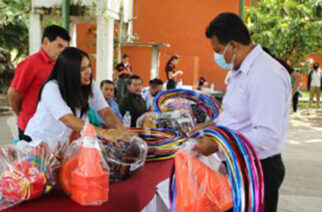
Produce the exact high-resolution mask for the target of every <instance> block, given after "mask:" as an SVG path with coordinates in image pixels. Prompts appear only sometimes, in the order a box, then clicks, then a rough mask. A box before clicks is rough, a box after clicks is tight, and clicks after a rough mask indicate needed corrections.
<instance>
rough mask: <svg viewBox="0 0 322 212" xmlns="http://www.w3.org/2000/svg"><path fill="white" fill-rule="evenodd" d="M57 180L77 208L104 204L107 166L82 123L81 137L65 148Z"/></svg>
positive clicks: (91, 131) (92, 132)
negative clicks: (77, 205) (83, 129)
mask: <svg viewBox="0 0 322 212" xmlns="http://www.w3.org/2000/svg"><path fill="white" fill-rule="evenodd" d="M59 178H60V183H61V185H62V187H63V188H64V190H65V191H66V193H67V194H69V195H70V196H71V198H72V199H73V200H74V201H75V202H77V203H79V204H81V205H101V204H103V203H104V202H106V201H108V192H109V167H108V165H107V163H106V162H105V160H104V158H103V155H102V152H101V146H100V144H99V140H97V138H96V134H95V129H94V127H93V126H92V125H90V124H86V125H85V132H84V134H83V135H82V137H81V138H80V139H79V140H76V141H73V142H72V143H71V145H69V146H68V147H67V150H66V153H65V157H64V163H63V165H62V168H61V170H60V176H59Z"/></svg>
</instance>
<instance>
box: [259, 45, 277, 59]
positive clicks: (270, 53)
mask: <svg viewBox="0 0 322 212" xmlns="http://www.w3.org/2000/svg"><path fill="white" fill-rule="evenodd" d="M262 49H263V50H264V52H266V53H267V54H269V55H270V56H272V57H275V56H274V55H273V54H272V52H271V51H270V50H269V49H268V48H267V47H265V46H264V47H262Z"/></svg>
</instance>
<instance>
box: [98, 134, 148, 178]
mask: <svg viewBox="0 0 322 212" xmlns="http://www.w3.org/2000/svg"><path fill="white" fill-rule="evenodd" d="M103 154H104V158H105V160H106V162H107V163H108V165H109V167H110V180H111V181H114V182H115V181H119V180H125V179H127V178H129V177H130V176H132V175H134V174H135V173H136V172H137V171H139V170H140V169H141V168H142V167H143V166H144V164H145V160H146V156H147V145H146V143H145V142H144V141H143V140H142V139H141V138H139V137H136V136H133V137H131V138H130V140H124V139H119V140H118V142H117V144H116V143H114V142H108V143H107V144H105V145H104V148H103Z"/></svg>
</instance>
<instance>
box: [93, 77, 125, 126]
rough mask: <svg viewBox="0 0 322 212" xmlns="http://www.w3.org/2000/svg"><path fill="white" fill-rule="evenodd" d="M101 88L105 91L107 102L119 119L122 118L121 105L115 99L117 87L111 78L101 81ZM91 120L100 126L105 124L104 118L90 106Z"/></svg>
mask: <svg viewBox="0 0 322 212" xmlns="http://www.w3.org/2000/svg"><path fill="white" fill-rule="evenodd" d="M100 88H101V91H102V93H103V96H104V99H105V100H106V102H107V104H108V105H109V106H110V108H111V110H112V112H113V113H114V114H115V115H116V117H117V118H118V119H119V120H122V116H121V113H120V109H119V105H118V104H117V103H116V101H115V100H114V93H115V87H114V84H113V82H112V81H111V80H103V81H102V82H101V85H100ZM89 120H90V123H91V124H93V125H95V126H98V127H103V126H105V125H104V120H103V119H102V118H101V117H100V115H99V114H98V113H97V112H96V111H94V110H93V109H92V108H90V110H89ZM105 127H107V126H105Z"/></svg>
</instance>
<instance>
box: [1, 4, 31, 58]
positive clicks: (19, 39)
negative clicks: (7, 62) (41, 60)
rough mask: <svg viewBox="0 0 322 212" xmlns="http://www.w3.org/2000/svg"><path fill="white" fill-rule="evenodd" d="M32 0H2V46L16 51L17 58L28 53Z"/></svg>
mask: <svg viewBox="0 0 322 212" xmlns="http://www.w3.org/2000/svg"><path fill="white" fill-rule="evenodd" d="M29 11H30V0H23V1H22V0H0V47H1V48H3V49H6V50H8V51H10V52H15V53H16V57H15V58H13V60H17V59H19V58H21V57H24V56H26V55H27V54H28V21H29Z"/></svg>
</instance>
